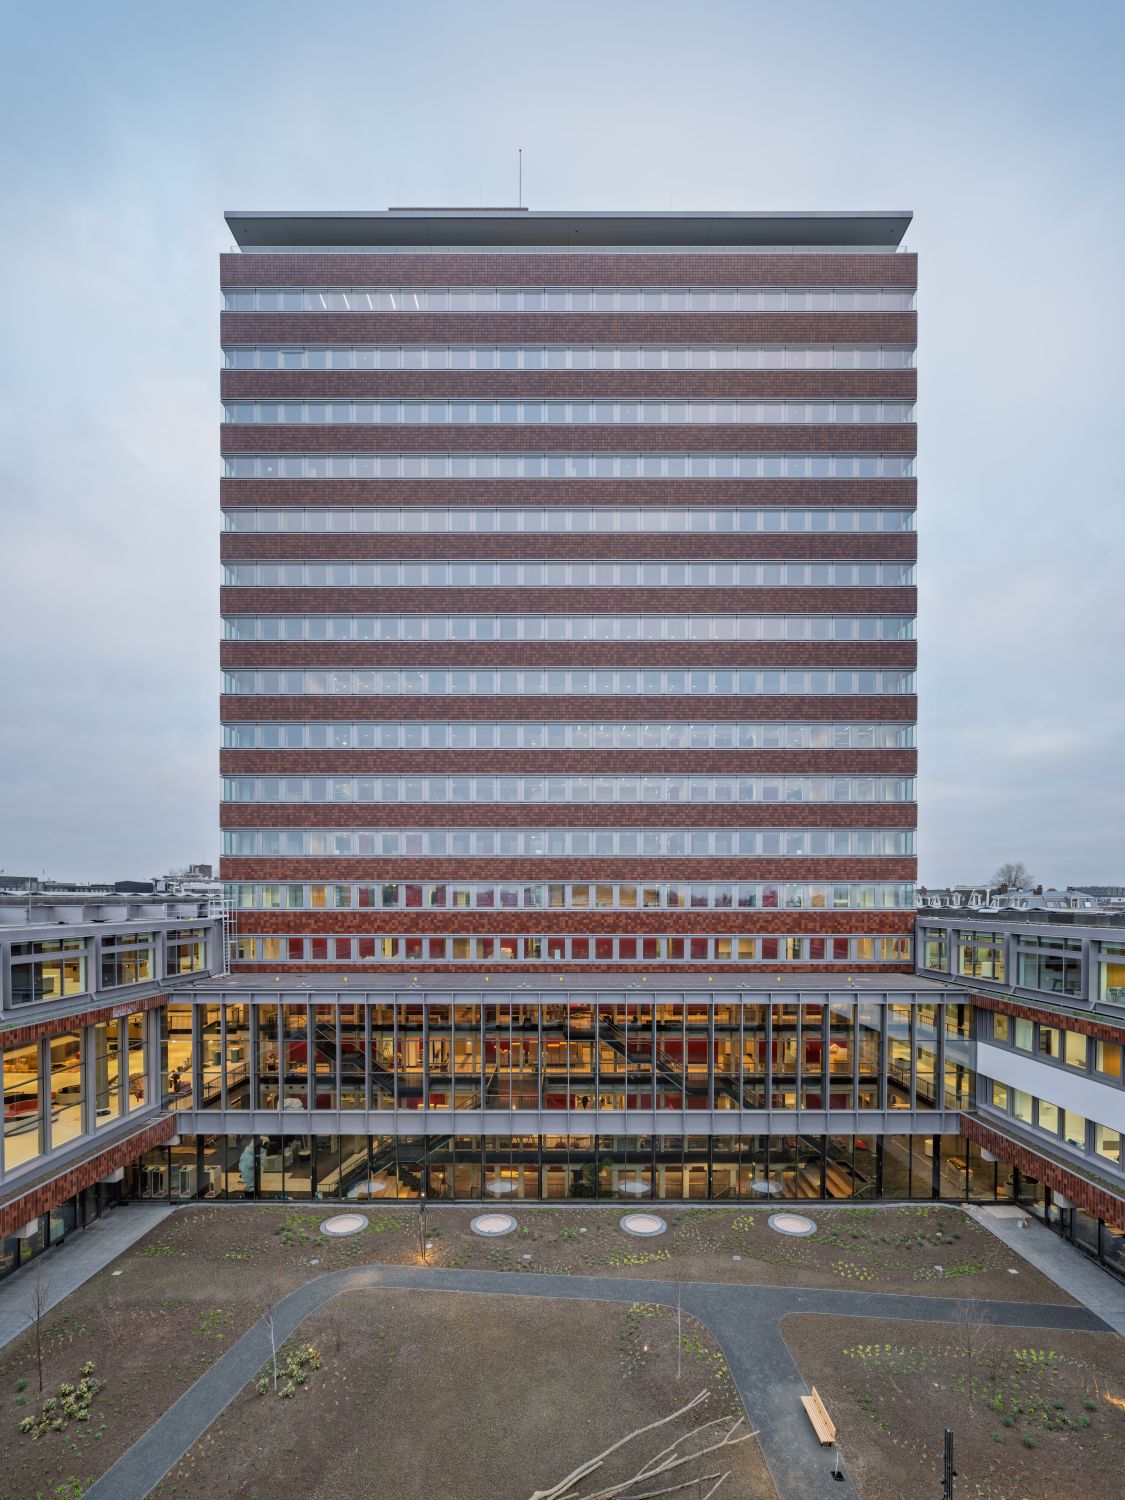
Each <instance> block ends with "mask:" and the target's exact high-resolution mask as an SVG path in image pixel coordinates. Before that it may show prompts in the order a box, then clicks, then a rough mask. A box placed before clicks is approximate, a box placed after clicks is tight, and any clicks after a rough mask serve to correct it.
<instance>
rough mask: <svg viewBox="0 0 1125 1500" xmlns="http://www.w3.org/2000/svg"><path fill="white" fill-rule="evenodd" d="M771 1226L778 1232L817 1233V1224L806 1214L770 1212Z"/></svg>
mask: <svg viewBox="0 0 1125 1500" xmlns="http://www.w3.org/2000/svg"><path fill="white" fill-rule="evenodd" d="M769 1226H770V1228H771V1229H776V1231H777V1232H778V1234H796V1235H802V1234H815V1233H816V1225H815V1224H814V1223H813V1221H812V1220H811V1219H808V1218H806V1217H805V1215H804V1214H770V1216H769Z"/></svg>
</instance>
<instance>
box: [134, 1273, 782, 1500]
mask: <svg viewBox="0 0 1125 1500" xmlns="http://www.w3.org/2000/svg"><path fill="white" fill-rule="evenodd" d="M681 1338H682V1347H681V1349H680V1351H679V1356H678V1359H679V1366H680V1369H679V1375H678V1378H677V1352H676V1317H675V1313H674V1312H673V1311H670V1310H669V1309H665V1308H658V1307H656V1306H654V1305H646V1304H636V1305H634V1306H632V1307H629V1306H627V1305H621V1306H611V1307H608V1308H606V1307H592V1306H590V1305H588V1304H585V1303H566V1302H542V1301H539V1300H536V1301H532V1300H530V1299H527V1298H521V1297H513V1298H508V1297H505V1298H503V1299H501V1298H498V1297H487V1296H475V1295H463V1296H455V1297H454V1296H447V1295H444V1294H442V1293H440V1292H410V1293H402V1292H397V1293H396V1292H387V1293H386V1294H385V1295H382V1294H381V1295H379V1296H377V1297H373V1296H370V1295H369V1294H366V1293H362V1292H360V1293H345V1294H344V1295H343V1296H341V1297H339V1298H338V1299H337V1300H336V1301H335V1302H334V1303H330V1304H329V1305H328V1306H326V1307H324V1308H322V1309H321V1310H320V1311H319V1312H318V1313H315V1314H313V1316H312V1317H310V1318H309V1319H308V1320H307V1321H306V1322H305V1323H304V1324H303V1325H302V1327H301V1329H300V1332H299V1335H298V1336H297V1337H296V1338H295V1339H294V1340H293V1341H292V1343H291V1345H289V1346H286V1350H283V1351H282V1359H283V1361H284V1360H285V1358H286V1355H287V1350H288V1349H289V1348H291V1347H292V1348H294V1349H296V1350H298V1351H299V1350H302V1349H307V1348H309V1347H310V1346H311V1347H312V1348H314V1349H315V1351H316V1361H317V1368H315V1369H307V1370H306V1371H305V1372H301V1373H303V1375H304V1378H303V1380H302V1381H301V1383H300V1384H297V1385H295V1386H294V1394H292V1395H288V1394H286V1390H287V1386H288V1384H289V1381H290V1380H291V1377H286V1376H285V1375H283V1376H282V1383H281V1384H280V1387H279V1391H278V1393H277V1394H275V1392H274V1388H273V1384H272V1371H271V1370H270V1368H269V1366H267V1368H266V1370H265V1371H264V1372H263V1377H262V1379H261V1380H259V1381H258V1382H256V1383H252V1384H251V1385H249V1386H248V1387H247V1388H246V1390H245V1391H244V1392H243V1393H242V1395H241V1396H239V1397H238V1398H237V1399H236V1400H235V1401H234V1402H233V1403H232V1405H231V1406H230V1407H228V1409H227V1411H226V1412H225V1413H224V1415H223V1416H222V1417H221V1418H220V1419H219V1421H218V1422H216V1423H215V1424H214V1425H213V1427H212V1428H211V1430H210V1431H209V1432H208V1434H207V1436H206V1437H205V1438H204V1439H203V1440H202V1442H200V1443H198V1444H197V1445H196V1447H195V1448H194V1449H193V1450H192V1451H191V1452H190V1453H189V1454H188V1455H187V1457H186V1458H185V1459H184V1460H183V1461H182V1462H181V1463H180V1464H178V1465H177V1466H176V1468H175V1469H173V1470H172V1472H171V1473H170V1474H169V1475H168V1476H167V1478H166V1479H165V1480H164V1482H163V1483H162V1484H161V1485H160V1486H159V1488H158V1489H157V1490H156V1491H155V1492H154V1500H173V1497H174V1500H212V1497H213V1496H214V1494H215V1481H216V1475H218V1474H221V1475H222V1489H223V1493H224V1495H228V1496H232V1497H235V1500H267V1497H268V1500H281V1497H286V1500H287V1497H290V1496H293V1497H298V1496H300V1497H306V1496H308V1497H322V1496H323V1497H325V1500H327V1497H329V1496H332V1497H336V1496H342V1495H349V1496H350V1495H372V1496H376V1495H377V1496H386V1497H387V1500H391V1497H393V1500H436V1497H453V1496H456V1497H457V1500H493V1497H500V1496H503V1497H505V1500H528V1497H529V1496H530V1495H532V1493H533V1492H534V1491H535V1490H537V1489H548V1488H549V1487H550V1485H552V1484H553V1483H557V1482H558V1481H559V1480H561V1479H563V1478H565V1476H566V1475H567V1474H569V1473H571V1472H572V1471H573V1470H574V1469H575V1468H576V1467H577V1466H578V1465H580V1464H581V1463H582V1462H583V1461H585V1460H587V1459H591V1458H594V1457H595V1456H596V1455H598V1454H599V1453H601V1452H602V1451H603V1450H605V1449H606V1448H608V1447H610V1446H611V1445H612V1444H614V1443H617V1442H618V1441H619V1440H620V1439H621V1438H623V1437H625V1436H626V1435H627V1434H629V1433H630V1432H632V1431H634V1430H635V1429H637V1428H640V1427H645V1426H647V1425H648V1424H650V1423H653V1422H656V1421H659V1420H660V1419H661V1418H662V1417H665V1416H667V1415H669V1414H670V1413H671V1412H673V1411H676V1410H678V1409H679V1408H681V1407H683V1406H684V1405H686V1404H688V1403H689V1402H691V1401H692V1399H693V1398H694V1397H695V1396H696V1395H698V1394H699V1393H700V1392H701V1391H703V1390H706V1391H708V1393H709V1394H708V1397H707V1399H706V1400H705V1401H703V1402H701V1403H700V1404H699V1405H698V1406H697V1407H696V1408H694V1409H693V1410H692V1411H691V1412H690V1413H689V1414H687V1415H685V1416H684V1417H683V1418H681V1419H680V1420H679V1421H676V1422H674V1423H671V1424H669V1425H668V1426H667V1427H661V1428H660V1429H658V1430H657V1431H656V1432H654V1433H652V1434H648V1435H646V1436H645V1437H640V1438H637V1439H636V1440H634V1442H633V1443H630V1444H627V1445H626V1446H625V1447H623V1448H621V1449H619V1450H618V1451H617V1452H616V1453H614V1454H612V1455H611V1456H610V1458H609V1459H607V1461H606V1462H605V1463H604V1464H602V1465H601V1466H600V1467H599V1469H598V1470H597V1471H596V1474H597V1478H596V1483H592V1484H590V1485H587V1486H585V1487H583V1488H582V1489H581V1491H580V1493H583V1494H584V1493H586V1492H587V1491H588V1490H590V1489H602V1488H604V1487H606V1486H608V1485H609V1484H610V1483H611V1482H612V1481H614V1480H617V1479H625V1478H627V1477H629V1476H630V1475H631V1474H633V1473H635V1472H636V1471H637V1469H638V1467H639V1466H640V1465H641V1463H642V1462H643V1461H644V1460H646V1459H649V1460H651V1458H652V1457H653V1455H655V1454H656V1453H657V1452H659V1451H660V1450H661V1449H663V1448H664V1447H665V1446H666V1445H667V1444H670V1443H673V1442H676V1443H677V1444H678V1449H679V1451H680V1452H681V1453H683V1452H685V1451H686V1450H685V1448H684V1446H683V1440H684V1438H685V1436H686V1434H687V1433H689V1432H690V1431H693V1430H696V1429H699V1428H700V1427H702V1426H703V1425H704V1424H713V1425H710V1426H708V1427H707V1429H706V1431H705V1432H703V1433H700V1434H699V1435H698V1437H697V1438H696V1439H695V1443H696V1444H697V1446H698V1447H699V1448H702V1447H704V1446H707V1445H708V1444H709V1443H714V1442H716V1441H718V1440H719V1439H720V1438H721V1437H722V1435H723V1434H724V1433H725V1432H726V1431H728V1430H729V1429H730V1428H732V1427H733V1426H734V1422H735V1421H736V1420H737V1418H738V1417H740V1416H741V1415H742V1412H741V1407H740V1406H739V1403H738V1395H737V1392H736V1391H735V1390H734V1387H733V1384H732V1382H731V1380H730V1376H729V1374H728V1373H727V1371H726V1367H725V1364H724V1363H723V1359H722V1356H721V1354H720V1353H719V1351H718V1348H717V1347H716V1345H715V1343H714V1341H713V1339H712V1338H711V1336H710V1334H709V1333H708V1332H707V1330H706V1329H705V1328H703V1327H702V1326H701V1325H700V1324H698V1323H696V1322H695V1321H694V1320H693V1319H691V1318H684V1320H683V1328H682V1334H681ZM747 1430H748V1429H747V1427H746V1424H745V1422H743V1424H742V1427H741V1429H739V1431H740V1432H745V1431H747ZM738 1435H739V1434H738V1432H736V1434H735V1436H736V1437H737V1436H738ZM646 1437H647V1441H646ZM724 1472H725V1473H728V1474H729V1478H728V1479H727V1480H726V1482H725V1483H724V1484H723V1485H722V1487H721V1488H720V1489H719V1490H718V1492H717V1495H716V1500H774V1496H775V1490H774V1488H773V1484H772V1481H771V1480H770V1477H769V1472H768V1470H767V1469H766V1466H765V1464H764V1462H763V1460H762V1458H761V1455H760V1453H759V1451H758V1447H757V1444H756V1442H755V1441H754V1439H753V1438H752V1437H751V1438H750V1439H749V1440H748V1441H745V1442H742V1443H732V1444H731V1445H730V1446H728V1447H724V1448H723V1449H720V1450H717V1451H715V1452H713V1453H710V1454H707V1455H706V1456H704V1457H703V1458H701V1459H699V1460H698V1461H697V1462H695V1463H694V1464H685V1465H683V1466H682V1467H681V1468H679V1469H676V1470H673V1471H672V1472H671V1473H670V1474H669V1475H668V1476H667V1477H663V1476H661V1478H660V1479H658V1480H654V1481H653V1482H652V1485H651V1486H650V1485H648V1484H645V1485H642V1486H640V1489H641V1490H645V1489H648V1488H650V1487H651V1488H656V1487H658V1486H659V1485H670V1484H674V1483H684V1482H685V1481H688V1480H694V1479H696V1478H697V1477H698V1478H699V1480H700V1482H701V1486H702V1487H701V1488H700V1489H699V1490H698V1493H699V1494H701V1495H702V1494H706V1493H707V1490H708V1489H709V1487H710V1485H711V1484H712V1483H714V1479H715V1478H717V1477H718V1476H719V1475H721V1474H723V1473H724ZM706 1476H713V1477H712V1478H710V1479H707V1478H706ZM684 1493H685V1494H686V1495H687V1496H690V1497H694V1495H695V1494H696V1493H697V1491H696V1486H695V1484H692V1485H691V1487H690V1488H688V1489H687V1490H686V1491H685V1492H684Z"/></svg>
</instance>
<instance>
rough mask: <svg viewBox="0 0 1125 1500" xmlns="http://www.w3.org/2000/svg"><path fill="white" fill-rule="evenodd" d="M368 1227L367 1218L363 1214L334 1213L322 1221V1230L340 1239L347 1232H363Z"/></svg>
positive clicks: (323, 1232) (322, 1232)
mask: <svg viewBox="0 0 1125 1500" xmlns="http://www.w3.org/2000/svg"><path fill="white" fill-rule="evenodd" d="M366 1228H367V1220H366V1219H365V1218H364V1216H363V1215H362V1214H333V1215H332V1217H331V1218H330V1219H324V1220H323V1221H322V1222H321V1226H320V1232H321V1234H329V1235H331V1236H332V1237H333V1238H334V1239H340V1238H341V1237H342V1236H343V1235H347V1234H361V1233H362V1232H363V1230H365V1229H366Z"/></svg>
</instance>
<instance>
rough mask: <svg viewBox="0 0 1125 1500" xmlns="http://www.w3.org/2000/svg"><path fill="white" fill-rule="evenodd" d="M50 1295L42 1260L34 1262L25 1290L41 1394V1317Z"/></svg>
mask: <svg viewBox="0 0 1125 1500" xmlns="http://www.w3.org/2000/svg"><path fill="white" fill-rule="evenodd" d="M50 1296H51V1280H50V1277H48V1276H44V1275H43V1262H42V1260H37V1261H36V1262H35V1276H34V1278H33V1279H32V1282H31V1285H30V1286H29V1287H28V1292H27V1318H28V1322H29V1323H30V1324H31V1326H32V1328H33V1329H34V1332H35V1365H36V1369H37V1372H38V1375H39V1394H40V1395H42V1394H43V1317H44V1314H45V1313H46V1312H47V1303H48V1301H49V1299H50Z"/></svg>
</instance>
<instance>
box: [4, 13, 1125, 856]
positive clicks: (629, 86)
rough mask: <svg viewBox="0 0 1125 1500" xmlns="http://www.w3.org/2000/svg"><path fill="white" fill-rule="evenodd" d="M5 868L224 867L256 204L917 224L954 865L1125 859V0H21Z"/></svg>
mask: <svg viewBox="0 0 1125 1500" xmlns="http://www.w3.org/2000/svg"><path fill="white" fill-rule="evenodd" d="M5 32H6V40H7V43H8V47H7V60H6V63H5V67H4V89H3V95H2V98H0V111H2V120H3V125H2V140H0V181H2V183H3V196H4V204H5V208H6V210H7V213H6V218H7V225H6V232H5V234H4V236H3V248H2V252H0V253H2V254H3V257H4V261H5V262H6V264H5V267H4V270H5V273H6V274H5V275H4V279H3V288H4V291H3V296H4V304H5V305H4V317H3V336H2V339H0V361H2V363H0V379H2V381H3V401H2V403H0V421H2V423H3V433H4V441H3V443H2V445H0V464H2V469H0V521H2V531H0V599H2V601H3V613H4V625H5V631H4V643H3V647H2V648H0V650H2V656H0V660H2V661H3V664H4V674H3V676H4V692H3V700H2V701H3V723H2V725H0V757H2V759H0V765H2V768H3V772H2V775H3V786H2V805H0V869H3V870H6V871H7V872H9V873H12V872H15V873H30V872H38V871H40V870H46V871H47V873H48V874H50V875H53V876H58V877H70V878H81V879H85V878H97V877H103V876H104V877H109V878H121V877H125V876H146V875H153V874H160V873H163V872H165V871H166V870H167V869H168V868H169V867H171V866H173V865H176V864H180V863H183V862H186V861H188V860H193V859H204V858H206V859H212V858H215V857H216V856H217V853H218V834H217V823H218V819H217V800H218V770H217V746H218V733H217V726H216V697H217V691H218V671H217V657H218V652H217V639H218V621H217V594H216V589H217V585H218V511H217V491H218V457H217V443H216V423H217V421H218V416H219V405H218V369H219V343H218V307H219V299H218V290H217V282H218V278H217V259H216V257H217V255H218V253H219V252H220V251H221V250H223V249H224V248H226V246H227V244H228V241H229V236H228V234H227V232H226V229H225V225H224V223H223V217H222V216H223V210H224V209H228V208H240V209H367V208H385V207H386V206H388V205H389V204H394V203H412V204H419V203H421V204H442V203H451V204H468V205H471V204H475V203H482V202H483V203H485V204H496V203H510V202H512V201H513V199H514V197H515V193H516V148H517V146H521V145H522V147H523V149H524V201H525V203H528V204H530V206H531V207H532V208H538V209H547V208H551V209H580V208H582V209H604V208H626V209H661V208H668V207H674V208H676V209H722V210H731V209H782V210H784V209H857V208H863V209H879V208H890V209H905V208H909V209H912V210H913V211H914V215H915V221H914V225H913V227H912V229H911V231H910V233H909V235H908V243H909V245H910V247H911V248H912V249H916V250H918V251H919V252H920V255H921V269H920V279H921V291H920V295H919V306H920V341H921V342H920V354H919V366H920V382H921V399H920V402H919V408H918V414H919V420H920V464H919V474H920V480H919V483H920V505H921V514H920V545H921V567H920V583H921V620H920V626H919V635H920V640H921V673H920V686H921V720H922V722H921V730H920V749H921V774H920V781H919V802H920V804H921V840H920V856H921V858H920V878H921V880H922V881H923V882H925V883H929V884H936V883H939V882H944V881H949V880H954V879H966V880H972V879H980V878H982V877H986V876H987V875H988V874H989V873H990V872H991V871H992V870H993V869H994V868H995V866H996V865H997V864H998V863H999V862H1000V861H1001V860H1005V859H1022V860H1024V861H1025V862H1026V863H1027V865H1028V866H1029V867H1030V869H1031V871H1032V873H1033V874H1034V875H1035V876H1036V877H1037V878H1038V879H1040V880H1043V881H1045V882H1048V883H1054V884H1065V883H1067V882H1072V883H1073V882H1077V881H1086V882H1093V881H1125V843H1123V840H1122V827H1123V814H1125V791H1123V780H1125V777H1123V761H1125V754H1123V752H1125V694H1123V691H1122V688H1123V682H1122V660H1123V652H1122V646H1123V642H1125V545H1123V544H1125V525H1123V522H1122V484H1121V479H1120V474H1118V477H1117V478H1116V479H1115V478H1114V477H1113V467H1114V464H1115V458H1114V455H1115V453H1116V454H1117V455H1118V458H1117V459H1116V463H1117V466H1118V468H1120V463H1121V459H1120V451H1121V439H1120V434H1121V432H1122V420H1121V415H1122V414H1121V406H1122V402H1123V401H1125V394H1123V383H1122V378H1121V355H1122V334H1123V326H1122V325H1123V318H1122V309H1123V303H1125V294H1123V290H1122V286H1123V282H1125V259H1123V255H1122V243H1123V228H1125V225H1123V217H1125V216H1123V211H1122V163H1123V161H1125V138H1123V136H1125V132H1123V128H1122V125H1123V107H1122V92H1123V91H1122V69H1123V64H1125V12H1123V9H1122V7H1121V6H1120V5H1117V4H1114V5H1110V4H1086V5H1081V4H1079V5H1074V6H1065V7H1064V6H1061V5H1058V4H1054V5H1047V4H1036V3H1032V4H1028V3H1026V0H1019V3H1012V0H1003V3H991V4H988V5H981V4H980V3H979V0H977V3H972V4H959V3H949V0H947V3H943V4H941V5H936V4H935V5H928V6H922V5H919V4H900V5H897V6H896V5H886V4H878V5H868V4H862V3H855V0H852V3H849V4H847V5H840V4H839V3H838V0H836V3H831V4H800V3H790V4H787V5H785V6H778V5H776V4H773V3H769V4H761V3H756V0H745V3H741V4H726V3H706V0H703V3H700V4H697V5H694V6H685V5H683V4H667V3H662V0H644V3H613V0H608V3H607V0H598V3H594V4H591V3H584V0H571V3H569V4H568V5H567V6H565V7H548V6H539V5H535V4H530V5H529V4H526V3H525V4H499V3H490V0H477V3H475V4H472V5H469V4H424V3H421V4H420V3H417V0H415V3H412V4H409V5H407V4H379V3H368V4H335V3H332V0H325V3H323V4H321V5H319V6H316V7H313V6H309V5H307V4H304V3H302V4H288V3H276V0H275V3H270V4H264V3H248V0H240V3H239V4H237V5H229V4H226V5H218V4H214V5H213V4H209V3H203V0H192V3H190V4H183V5H180V6H177V7H172V6H163V5H155V6H154V5H152V4H151V3H145V4H131V3H130V4H122V3H113V0H102V3H99V4H96V5H93V4H90V3H89V0H82V3H73V4H51V3H49V0H41V3H37V4H34V5H29V4H27V5H22V6H11V7H9V8H8V9H7V12H6V18H5Z"/></svg>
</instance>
